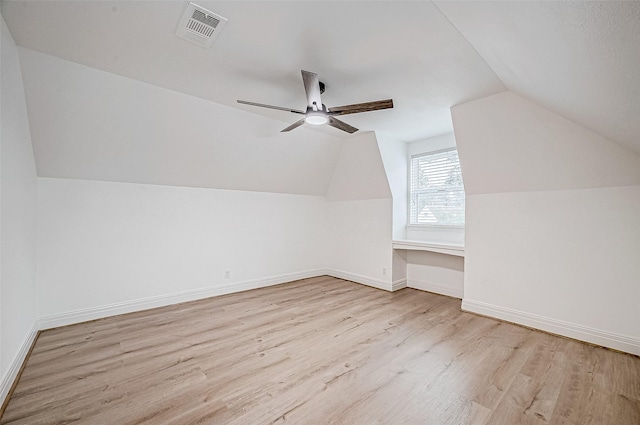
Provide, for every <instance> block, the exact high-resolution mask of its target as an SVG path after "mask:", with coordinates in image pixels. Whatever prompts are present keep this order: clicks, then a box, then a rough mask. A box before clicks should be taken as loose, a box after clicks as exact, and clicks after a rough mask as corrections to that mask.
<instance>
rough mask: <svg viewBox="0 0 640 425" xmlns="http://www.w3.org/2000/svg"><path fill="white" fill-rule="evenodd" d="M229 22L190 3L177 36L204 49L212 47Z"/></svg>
mask: <svg viewBox="0 0 640 425" xmlns="http://www.w3.org/2000/svg"><path fill="white" fill-rule="evenodd" d="M226 23H227V20H226V19H225V18H223V17H222V16H220V15H216V14H215V13H213V12H211V11H209V10H207V9H205V8H203V7H201V6H198V5H197V4H194V3H189V6H188V7H187V10H185V12H184V15H183V16H182V19H181V20H180V24H179V25H178V29H177V30H176V35H177V36H178V37H180V38H183V39H185V40H188V41H191V42H192V43H195V44H197V45H199V46H202V47H211V45H212V44H213V41H214V40H215V39H216V37H217V36H218V34H219V33H220V31H221V30H222V28H223V27H224V25H225V24H226Z"/></svg>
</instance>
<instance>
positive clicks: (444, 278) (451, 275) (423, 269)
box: [407, 251, 464, 298]
mask: <svg viewBox="0 0 640 425" xmlns="http://www.w3.org/2000/svg"><path fill="white" fill-rule="evenodd" d="M407 286H408V287H409V288H415V289H421V290H423V291H429V292H434V293H436V294H442V295H448V296H450V297H455V298H462V296H463V291H464V258H463V257H458V256H455V255H448V254H440V253H437V252H429V251H407Z"/></svg>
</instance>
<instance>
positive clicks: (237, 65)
mask: <svg viewBox="0 0 640 425" xmlns="http://www.w3.org/2000/svg"><path fill="white" fill-rule="evenodd" d="M195 3H197V4H199V5H201V6H202V7H205V8H207V9H209V10H211V11H213V12H215V13H217V14H219V15H222V16H224V17H225V18H227V19H228V20H229V22H228V24H227V25H226V27H225V28H224V30H222V32H221V33H220V35H219V37H218V39H217V40H216V41H215V43H214V45H213V46H212V47H211V48H210V49H204V48H202V47H199V46H197V45H194V44H191V43H189V42H187V41H184V40H182V39H180V38H178V37H177V36H176V35H175V30H176V27H177V25H178V22H179V21H180V18H181V16H182V14H183V12H184V10H185V9H186V6H187V4H188V2H187V1H116V2H110V1H6V2H3V4H2V14H3V16H4V18H5V20H6V22H7V25H8V26H9V29H10V30H11V33H12V35H13V37H14V39H15V41H16V43H17V44H18V45H19V46H21V47H26V48H29V49H33V50H36V51H38V52H42V53H47V54H49V55H53V56H56V57H59V58H62V59H66V60H70V61H73V62H77V63H80V64H83V65H87V66H90V67H93V68H97V69H101V70H104V71H108V72H112V73H115V74H119V75H122V76H126V77H130V78H133V79H136V80H140V81H144V82H147V83H151V84H154V85H158V86H160V87H165V88H169V89H171V90H175V91H178V92H182V93H186V94H190V95H193V96H197V97H201V98H204V99H208V100H211V101H213V102H217V103H221V104H224V105H228V106H232V107H234V108H239V109H243V110H246V111H249V112H251V113H256V114H261V115H264V116H268V117H271V118H275V119H278V120H280V121H281V122H282V124H281V126H282V128H284V127H286V126H287V125H288V124H289V123H292V122H294V121H296V120H297V119H298V117H297V116H296V115H293V114H290V113H287V112H280V111H270V110H262V109H258V108H255V107H251V106H245V105H238V104H237V103H236V100H237V99H243V100H250V101H254V102H259V103H267V104H272V105H278V106H285V107H290V108H294V109H304V107H305V105H306V99H305V95H304V89H303V85H302V79H301V76H300V70H301V69H305V70H308V71H312V72H316V73H318V74H319V76H320V79H321V81H323V82H324V83H325V84H326V85H327V90H326V92H325V94H324V95H323V101H324V103H325V104H326V105H327V106H329V107H331V106H338V105H344V104H351V103H357V102H365V101H372V100H379V99H386V98H393V100H394V104H395V108H394V109H393V110H386V111H376V112H369V113H364V114H359V115H350V116H348V117H347V116H345V117H344V121H345V122H348V123H349V124H351V125H354V126H356V127H358V128H360V129H361V130H376V131H383V132H385V133H389V134H390V135H392V136H393V137H394V138H396V139H398V140H403V141H413V140H417V139H421V138H426V137H430V136H434V135H439V134H442V133H446V132H451V131H452V126H451V118H450V113H449V108H450V107H451V106H453V105H455V104H458V103H461V102H465V101H468V100H472V99H476V98H479V97H483V96H486V95H489V94H493V93H496V92H500V91H503V90H505V87H504V86H503V84H502V83H501V82H500V80H499V79H498V77H496V75H495V74H494V73H493V72H492V71H491V70H490V69H489V67H488V66H487V65H486V63H485V62H484V60H482V58H481V57H480V56H479V55H478V53H477V52H476V51H475V50H474V48H473V47H471V46H470V45H469V44H468V43H467V42H466V41H465V39H464V38H463V37H462V36H461V35H460V33H459V32H458V31H457V30H456V28H454V27H453V26H452V25H451V24H450V23H449V21H448V20H447V19H446V18H445V17H444V16H443V15H442V13H440V11H439V10H438V9H437V8H436V7H435V6H434V4H433V3H431V2H415V1H410V2H401V1H393V2H391V1H389V2H341V1H330V2H327V1H320V2H310V1H301V2H292V1H280V2H264V1H257V2H248V1H226V2H224V1H223V2H215V1H214V2H212V1H202V0H196V1H195ZM329 130H330V134H334V135H338V136H340V137H342V136H343V135H345V133H342V132H340V131H339V130H334V129H329Z"/></svg>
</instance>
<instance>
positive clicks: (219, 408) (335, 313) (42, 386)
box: [0, 277, 640, 425]
mask: <svg viewBox="0 0 640 425" xmlns="http://www.w3.org/2000/svg"><path fill="white" fill-rule="evenodd" d="M0 423H2V424H30V425H39V424H92V425H94V424H97V425H103V424H118V425H133V424H154V425H158V424H171V425H178V424H189V425H194V424H229V425H254V424H288V423H289V424H348V425H357V424H366V425H372V424H393V425H407V424H408V425H411V424H430V425H445V424H451V425H461V424H473V425H475V424H478V425H481V424H491V425H498V424H500V425H515V424H530V425H539V424H554V425H561V424H562V425H570V424H575V425H587V424H594V425H596V424H597V425H609V424H612V425H614V424H615V425H627V424H628V425H638V424H640V358H638V357H635V356H631V355H625V354H622V353H617V352H613V351H609V350H606V349H602V348H598V347H594V346H591V345H587V344H583V343H580V342H577V341H573V340H570V339H565V338H561V337H555V336H552V335H548V334H545V333H542V332H537V331H533V330H530V329H526V328H522V327H519V326H515V325H511V324H507V323H503V322H500V321H497V320H492V319H488V318H484V317H480V316H476V315H473V314H468V313H463V312H461V311H460V301H459V300H456V299H453V298H448V297H444V296H439V295H435V294H431V293H428V292H422V291H418V290H413V289H403V290H401V291H398V292H395V293H388V292H384V291H380V290H377V289H373V288H369V287H366V286H362V285H358V284H355V283H351V282H347V281H342V280H340V279H335V278H331V277H319V278H312V279H305V280H301V281H296V282H291V283H287V284H284V285H279V286H273V287H269V288H264V289H258V290H254V291H248V292H243V293H238V294H231V295H226V296H222V297H216V298H210V299H206V300H201V301H196V302H191V303H185V304H180V305H175V306H169V307H163V308H159V309H154V310H148V311H144V312H138V313H133V314H127V315H122V316H117V317H112V318H107V319H102V320H98V321H94V322H89V323H83V324H78V325H73V326H67V327H63V328H58V329H53V330H48V331H45V332H43V333H42V334H41V335H40V337H39V338H38V341H37V342H36V345H35V347H34V350H33V353H32V355H31V357H30V359H29V361H28V363H27V365H26V368H25V370H24V373H23V375H22V378H21V380H20V382H19V383H18V385H17V387H16V390H15V392H14V394H13V396H12V398H11V399H10V401H9V404H8V406H7V409H6V411H5V414H4V415H3V417H2V418H1V420H0Z"/></svg>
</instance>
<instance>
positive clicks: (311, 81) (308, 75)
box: [302, 70, 322, 111]
mask: <svg viewBox="0 0 640 425" xmlns="http://www.w3.org/2000/svg"><path fill="white" fill-rule="evenodd" d="M302 81H303V82H304V91H305V93H306V94H307V104H308V105H309V107H310V108H312V109H313V110H314V111H321V110H322V99H321V98H320V80H319V79H318V74H315V73H313V72H309V71H304V70H303V71H302ZM314 105H315V107H314Z"/></svg>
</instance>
